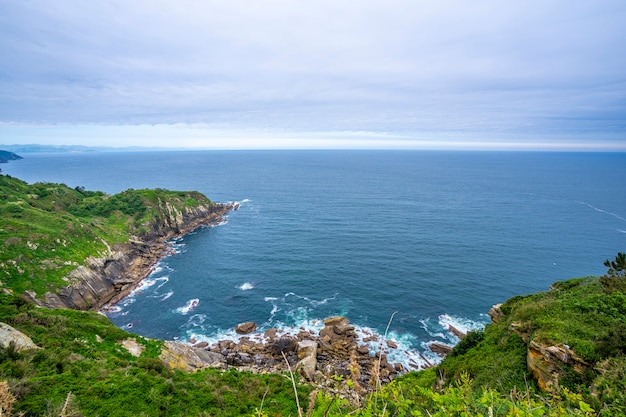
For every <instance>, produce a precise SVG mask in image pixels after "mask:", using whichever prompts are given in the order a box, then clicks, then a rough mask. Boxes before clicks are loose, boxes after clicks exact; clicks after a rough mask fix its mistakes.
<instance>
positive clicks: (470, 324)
mask: <svg viewBox="0 0 626 417" xmlns="http://www.w3.org/2000/svg"><path fill="white" fill-rule="evenodd" d="M439 324H440V325H441V327H443V329H444V330H445V331H448V332H450V333H449V334H450V335H452V336H453V337H454V339H456V340H458V338H457V337H456V336H455V335H454V334H453V333H452V332H451V331H450V326H453V327H454V328H456V329H458V330H460V331H461V332H463V333H467V332H469V331H472V330H479V329H482V328H483V327H485V325H484V323H480V322H476V321H473V320H470V319H466V318H463V317H455V316H450V315H448V314H442V315H440V316H439ZM448 339H449V337H448Z"/></svg>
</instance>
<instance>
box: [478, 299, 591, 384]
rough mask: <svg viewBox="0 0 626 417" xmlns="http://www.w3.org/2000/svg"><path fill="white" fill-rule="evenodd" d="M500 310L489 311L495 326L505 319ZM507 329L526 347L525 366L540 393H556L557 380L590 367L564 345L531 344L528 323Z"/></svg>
mask: <svg viewBox="0 0 626 417" xmlns="http://www.w3.org/2000/svg"><path fill="white" fill-rule="evenodd" d="M501 306H502V304H496V305H494V306H493V307H492V308H491V309H490V310H489V317H491V321H492V322H493V323H494V324H496V323H500V322H503V321H504V320H505V319H506V318H507V317H506V315H505V314H504V312H503V311H502V309H501V308H500V307H501ZM509 320H510V319H509ZM508 329H509V331H511V332H513V333H515V334H517V335H518V336H519V337H520V338H521V339H522V340H523V341H524V343H526V345H527V347H528V350H527V355H526V366H527V367H528V370H529V371H531V372H532V374H533V376H534V377H535V379H536V380H537V385H538V386H539V388H540V389H541V390H543V391H556V390H558V388H559V379H560V378H561V377H562V376H563V375H565V374H566V373H568V372H572V371H573V372H574V373H577V374H580V375H582V374H583V373H584V372H585V371H586V370H588V369H589V368H590V367H591V365H590V364H588V363H587V362H585V361H584V360H583V359H581V358H580V357H579V356H578V355H576V353H575V352H574V351H573V350H572V349H570V347H569V346H567V345H564V344H557V345H553V344H546V343H543V342H538V341H536V340H534V339H533V331H532V326H531V325H530V324H529V323H524V322H518V321H512V322H510V323H509V325H508Z"/></svg>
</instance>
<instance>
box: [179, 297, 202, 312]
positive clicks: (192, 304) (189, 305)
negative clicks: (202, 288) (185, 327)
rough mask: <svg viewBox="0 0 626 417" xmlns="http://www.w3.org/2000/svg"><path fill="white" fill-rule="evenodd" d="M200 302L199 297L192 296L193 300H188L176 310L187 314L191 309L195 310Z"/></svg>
mask: <svg viewBox="0 0 626 417" xmlns="http://www.w3.org/2000/svg"><path fill="white" fill-rule="evenodd" d="M199 303H200V300H199V299H197V298H192V299H191V300H189V301H187V304H185V305H184V306H182V307H178V308H177V309H176V310H174V311H175V312H177V313H180V314H182V315H187V314H188V313H189V312H190V311H191V310H193V309H194V308H196V307H197V306H198V304H199Z"/></svg>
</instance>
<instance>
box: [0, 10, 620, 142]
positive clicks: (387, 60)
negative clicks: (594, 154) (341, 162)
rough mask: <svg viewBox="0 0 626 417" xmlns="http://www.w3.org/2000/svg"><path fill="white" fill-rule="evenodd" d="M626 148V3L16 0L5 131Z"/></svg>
mask: <svg viewBox="0 0 626 417" xmlns="http://www.w3.org/2000/svg"><path fill="white" fill-rule="evenodd" d="M23 143H41V144H82V145H111V146H123V145H140V146H147V145H150V146H151V145H156V146H177V147H180V146H182V147H201V148H220V149H222V148H263V147H267V148H319V147H322V148H333V147H341V148H362V147H365V148H367V147H373V148H419V149H424V148H425V149H429V148H443V149H447V148H455V149H576V150H613V151H615V150H621V151H626V2H625V1H623V0H594V1H565V0H525V1H503V0H493V1H491V0H475V1H466V0H456V1H451V0H437V1H435V0H432V1H425V0H386V1H381V0H378V1H373V0H359V1H356V0H354V1H342V0H317V1H307V2H305V1H297V0H264V1H258V0H257V1H253V0H248V1H243V0H228V1H222V0H220V1H214V0H171V1H170V0H150V1H148V0H133V1H126V0H110V1H106V0H90V1H80V0H54V1H51V0H28V1H27V0H23V1H14V0H0V144H23Z"/></svg>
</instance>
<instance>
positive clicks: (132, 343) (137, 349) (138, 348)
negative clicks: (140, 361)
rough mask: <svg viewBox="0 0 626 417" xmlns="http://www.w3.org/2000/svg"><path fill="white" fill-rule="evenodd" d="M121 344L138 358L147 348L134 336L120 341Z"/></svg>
mask: <svg viewBox="0 0 626 417" xmlns="http://www.w3.org/2000/svg"><path fill="white" fill-rule="evenodd" d="M120 345H122V347H123V348H124V349H126V350H127V351H128V352H130V354H131V355H133V356H134V357H136V358H138V357H139V356H141V354H142V353H143V351H144V350H146V347H145V346H143V345H140V344H139V343H137V341H136V340H135V339H133V338H132V337H130V338H128V339H126V340H123V341H122V342H120Z"/></svg>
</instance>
